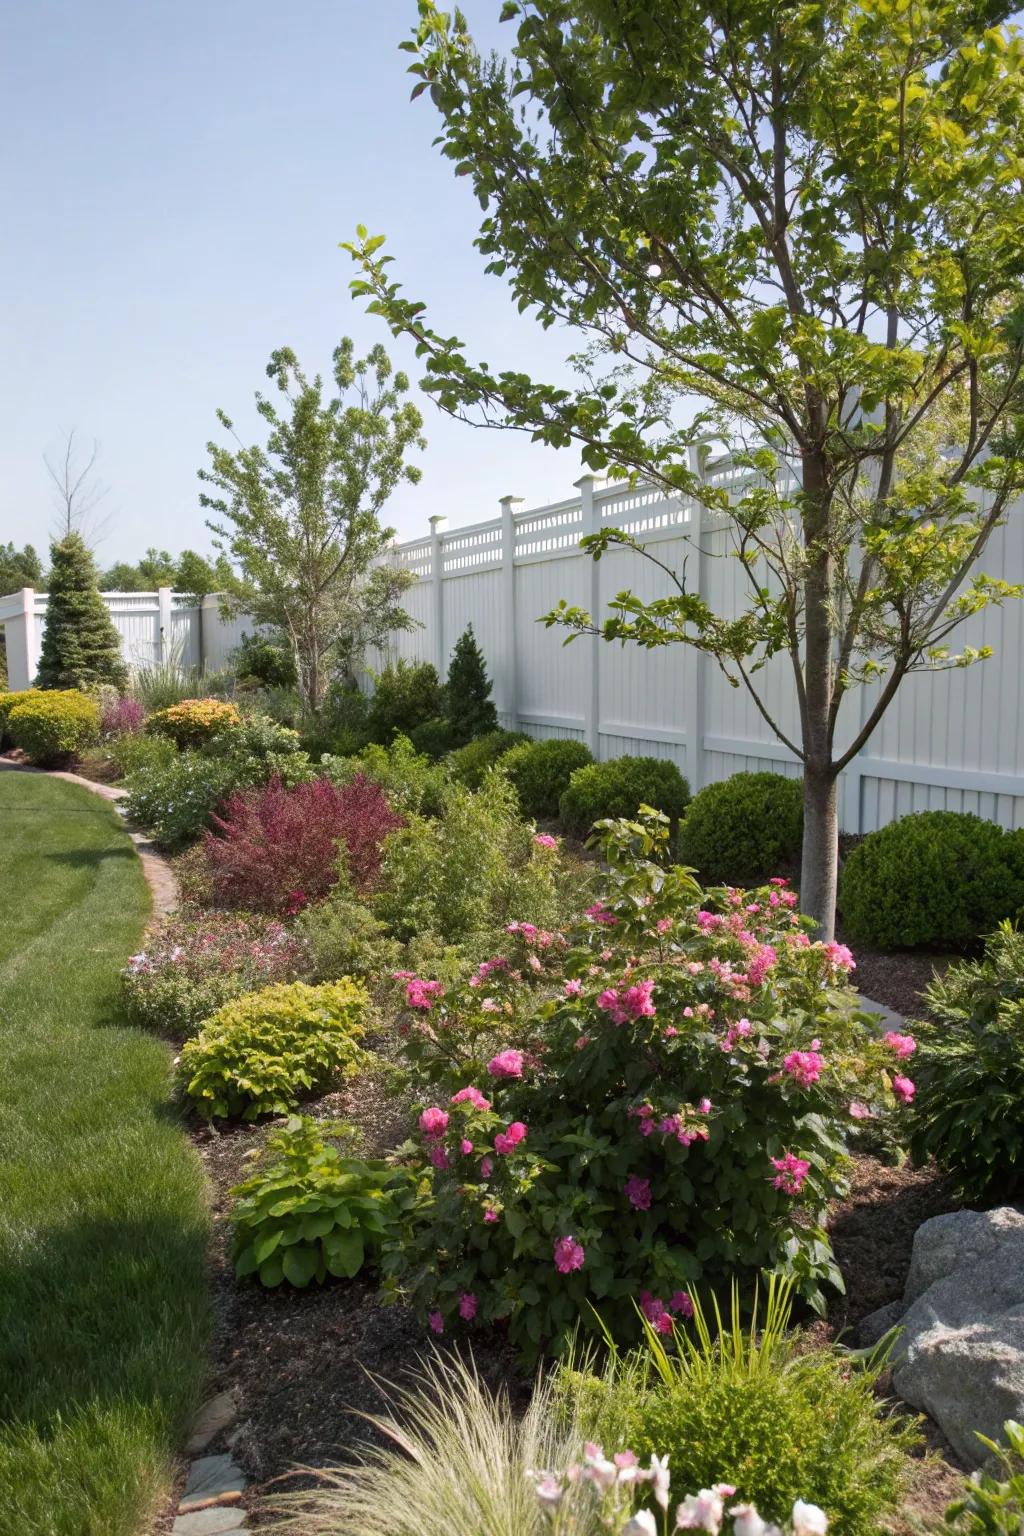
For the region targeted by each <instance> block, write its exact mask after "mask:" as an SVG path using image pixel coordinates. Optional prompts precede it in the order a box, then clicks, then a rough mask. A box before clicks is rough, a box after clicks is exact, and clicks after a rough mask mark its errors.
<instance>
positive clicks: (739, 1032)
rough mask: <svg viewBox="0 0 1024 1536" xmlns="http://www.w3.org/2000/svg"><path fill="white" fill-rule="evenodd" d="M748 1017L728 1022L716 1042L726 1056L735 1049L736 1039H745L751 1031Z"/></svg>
mask: <svg viewBox="0 0 1024 1536" xmlns="http://www.w3.org/2000/svg"><path fill="white" fill-rule="evenodd" d="M751 1027H752V1026H751V1023H750V1020H749V1019H739V1020H738V1021H737V1022H736V1023H735V1024H730V1025H729V1028H728V1029H727V1030H726V1032H725V1034H724V1035H723V1036H722V1038H721V1040H720V1041H719V1042H718V1043H719V1046H720V1047H721V1049H722V1050H723V1051H724V1052H725V1054H726V1055H727V1056H728V1055H730V1054H731V1052H733V1051H734V1050H735V1049H736V1042H737V1041H738V1040H745V1039H746V1038H747V1036H748V1035H749V1034H750V1031H751Z"/></svg>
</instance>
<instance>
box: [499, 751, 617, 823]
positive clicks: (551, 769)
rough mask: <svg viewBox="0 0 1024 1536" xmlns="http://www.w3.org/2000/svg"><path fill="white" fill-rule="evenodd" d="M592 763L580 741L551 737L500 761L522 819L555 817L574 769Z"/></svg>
mask: <svg viewBox="0 0 1024 1536" xmlns="http://www.w3.org/2000/svg"><path fill="white" fill-rule="evenodd" d="M593 761H594V754H593V753H592V752H591V750H590V748H589V747H587V746H585V745H584V743H583V742H582V741H573V740H571V739H566V740H563V739H562V738H560V737H552V738H551V739H550V740H548V741H530V742H524V743H523V745H522V746H519V747H513V748H512V750H511V752H508V753H506V755H505V756H504V757H503V758H502V760H501V766H502V770H503V771H504V773H506V774H507V776H508V778H509V781H510V782H511V784H512V787H513V789H514V790H515V792H516V794H517V795H518V796H519V804H520V805H521V807H522V809H523V814H524V815H525V816H557V815H558V802H559V800H560V799H561V797H562V795H563V793H564V792H565V790H566V789H567V788H568V785H569V780H570V779H571V778H572V775H573V774H574V773H575V772H576V769H577V768H583V767H585V766H586V765H587V763H592V762H593Z"/></svg>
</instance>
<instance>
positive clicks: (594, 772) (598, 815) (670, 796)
mask: <svg viewBox="0 0 1024 1536" xmlns="http://www.w3.org/2000/svg"><path fill="white" fill-rule="evenodd" d="M689 800H690V786H689V785H688V784H687V782H686V780H685V779H684V778H683V776H682V774H681V773H680V772H679V769H678V768H677V767H676V765H675V763H672V762H669V761H668V759H667V758H663V757H613V758H609V760H608V761H607V762H605V763H588V764H587V765H586V766H585V767H582V768H577V770H576V772H575V773H574V774H573V776H572V778H571V779H570V780H569V784H568V787H567V788H566V790H565V791H564V793H563V794H562V797H561V799H560V801H559V805H558V814H559V818H560V819H561V822H562V825H563V826H564V827H565V828H566V830H567V831H569V832H576V833H580V834H583V833H586V832H589V831H590V828H591V827H592V826H593V824H594V822H595V821H602V820H604V818H605V817H608V816H630V817H632V816H635V815H636V813H637V811H638V810H639V809H640V807H641V806H642V805H649V806H652V807H653V808H654V810H656V811H662V812H663V813H664V814H665V815H666V816H668V817H669V818H670V820H672V821H678V819H679V817H680V816H682V814H683V812H684V811H685V810H686V807H687V805H688V804H689Z"/></svg>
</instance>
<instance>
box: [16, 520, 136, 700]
mask: <svg viewBox="0 0 1024 1536" xmlns="http://www.w3.org/2000/svg"><path fill="white" fill-rule="evenodd" d="M48 586H49V591H48V597H47V604H46V618H45V621H44V623H43V643H42V646H41V647H40V653H39V672H38V675H37V677H36V683H37V686H38V687H40V688H63V689H68V688H96V687H99V686H101V685H102V684H105V683H107V684H110V686H111V687H114V688H117V689H118V690H119V691H120V692H123V691H124V690H125V689H126V688H127V686H128V668H127V667H126V666H125V663H124V658H123V656H122V655H121V637H120V636H119V634H118V632H117V630H116V629H115V627H114V624H113V622H112V620H111V617H110V613H109V611H108V609H107V605H106V603H105V602H104V601H103V598H102V597H101V596H100V591H99V587H98V585H97V575H96V566H95V564H94V562H93V558H92V555H91V554H90V553H89V551H88V549H87V548H86V546H85V543H84V541H83V539H82V537H81V535H80V534H77V533H69V534H68V535H67V537H66V538H63V539H59V540H57V541H56V542H55V543H54V544H53V545H52V546H51V549H50V573H49V577H48Z"/></svg>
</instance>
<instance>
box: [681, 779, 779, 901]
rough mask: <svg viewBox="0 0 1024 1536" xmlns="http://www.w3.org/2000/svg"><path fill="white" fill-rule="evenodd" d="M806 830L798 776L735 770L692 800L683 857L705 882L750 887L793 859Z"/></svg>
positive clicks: (684, 830)
mask: <svg viewBox="0 0 1024 1536" xmlns="http://www.w3.org/2000/svg"><path fill="white" fill-rule="evenodd" d="M803 832H804V810H803V784H802V781H801V780H800V779H787V778H784V777H783V776H782V774H780V773H734V774H733V776H732V778H731V779H723V780H722V782H721V783H720V784H708V785H706V786H705V788H704V789H702V790H699V791H698V793H697V794H695V795H694V797H693V799H692V800H691V801H690V804H689V806H688V807H687V810H686V815H685V817H684V819H683V822H682V825H681V826H680V828H679V841H678V850H679V858H680V861H681V862H682V863H683V864H689V865H690V866H691V867H692V868H693V869H696V870H697V871H698V872H699V874H700V877H701V879H702V880H703V881H704V882H705V884H707V885H726V884H728V885H751V884H753V883H754V882H755V881H758V880H764V879H766V878H767V876H769V875H775V874H778V872H779V869H780V867H781V866H782V865H786V864H790V863H792V861H793V860H794V859H795V858H796V857H797V855H798V854H799V852H800V844H801V841H802V839H803Z"/></svg>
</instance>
